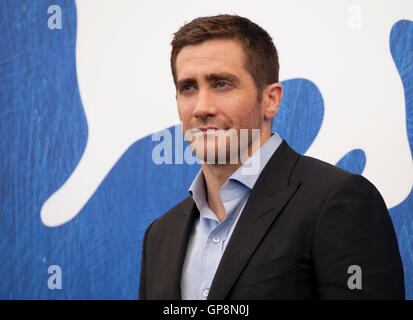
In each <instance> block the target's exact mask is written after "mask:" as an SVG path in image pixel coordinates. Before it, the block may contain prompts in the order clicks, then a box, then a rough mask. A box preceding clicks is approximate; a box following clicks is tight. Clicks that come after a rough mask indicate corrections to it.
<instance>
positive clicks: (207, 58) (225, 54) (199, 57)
mask: <svg viewBox="0 0 413 320" xmlns="http://www.w3.org/2000/svg"><path fill="white" fill-rule="evenodd" d="M244 61H245V59H244V51H243V48H242V44H241V42H240V41H239V40H236V39H213V40H207V41H204V42H202V43H199V44H196V45H189V46H185V47H184V48H182V50H181V51H180V52H179V54H178V56H177V59H176V71H177V78H178V79H180V78H183V77H188V76H193V75H194V73H210V72H231V73H237V72H246V70H245V68H244Z"/></svg>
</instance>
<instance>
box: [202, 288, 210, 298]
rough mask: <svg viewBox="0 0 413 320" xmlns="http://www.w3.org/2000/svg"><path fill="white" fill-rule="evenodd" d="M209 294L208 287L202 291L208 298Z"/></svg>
mask: <svg viewBox="0 0 413 320" xmlns="http://www.w3.org/2000/svg"><path fill="white" fill-rule="evenodd" d="M208 294H209V290H208V289H205V290H204V291H203V292H202V295H203V296H204V297H205V298H206V297H208Z"/></svg>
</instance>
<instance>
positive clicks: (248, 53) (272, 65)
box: [171, 14, 280, 100]
mask: <svg viewBox="0 0 413 320" xmlns="http://www.w3.org/2000/svg"><path fill="white" fill-rule="evenodd" d="M211 39H238V40H240V41H241V43H242V46H243V49H244V54H245V57H246V61H245V68H246V70H247V71H248V72H249V73H250V74H251V76H252V77H253V79H254V82H255V85H256V87H257V89H258V96H259V100H261V94H262V89H263V88H264V86H266V85H269V84H272V83H275V82H278V73H279V68H280V67H279V63H278V54H277V49H276V48H275V46H274V43H273V41H272V38H271V36H270V35H269V34H268V33H267V32H266V31H265V30H264V29H262V28H261V27H260V26H259V25H257V24H255V23H254V22H252V21H250V20H248V19H247V18H244V17H240V16H237V15H228V14H224V15H217V16H212V17H200V18H196V19H194V20H192V21H191V22H189V23H188V24H185V25H184V26H183V27H181V28H180V29H179V30H178V32H176V33H175V34H174V38H173V40H172V42H171V45H172V53H171V69H172V76H173V78H174V82H175V84H176V81H177V78H176V77H177V75H176V58H177V56H178V53H179V52H180V51H181V50H182V48H183V47H185V46H188V45H194V44H199V43H201V42H204V41H206V40H211Z"/></svg>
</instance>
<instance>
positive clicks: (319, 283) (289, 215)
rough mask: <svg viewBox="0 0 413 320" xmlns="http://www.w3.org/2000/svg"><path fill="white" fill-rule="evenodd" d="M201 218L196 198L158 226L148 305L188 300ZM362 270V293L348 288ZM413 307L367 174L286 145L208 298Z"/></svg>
mask: <svg viewBox="0 0 413 320" xmlns="http://www.w3.org/2000/svg"><path fill="white" fill-rule="evenodd" d="M197 215H199V212H198V210H197V207H196V205H195V203H194V201H193V200H192V198H190V197H189V198H186V199H185V200H183V201H182V202H181V203H179V204H177V205H176V206H175V207H174V208H172V209H171V210H169V211H168V212H167V213H166V214H164V215H163V216H162V217H161V218H159V219H157V220H155V221H154V222H153V223H152V224H151V225H150V226H149V228H148V229H147V231H146V233H145V236H144V242H143V248H142V266H141V279H140V289H139V297H140V299H180V298H181V294H180V292H181V289H180V280H181V272H182V266H183V262H184V258H185V253H186V247H187V244H188V238H189V235H190V233H191V231H192V227H193V222H194V220H195V219H194V218H195V217H196V216H197ZM353 265H355V266H358V267H359V268H360V269H359V270H360V271H361V272H358V275H361V278H360V277H359V279H358V280H361V281H359V282H358V283H359V284H361V288H360V289H358V288H353V287H352V286H350V287H349V285H348V284H349V282H350V283H353V280H354V279H353V280H352V279H350V281H349V278H350V277H352V276H353V272H354V271H352V269H351V266H353ZM349 268H350V269H349ZM356 268H357V267H356ZM349 272H350V273H349ZM353 278H354V277H353ZM351 288H353V289H351ZM404 298H405V289H404V276H403V266H402V262H401V258H400V253H399V248H398V243H397V239H396V236H395V232H394V228H393V224H392V221H391V218H390V216H389V213H388V211H387V208H386V205H385V203H384V201H383V199H382V197H381V195H380V193H379V192H378V191H377V189H376V188H375V187H374V186H373V185H372V184H371V183H370V182H369V181H368V180H367V179H365V178H364V177H362V176H360V175H355V174H352V173H349V172H347V171H344V170H341V169H339V168H336V167H335V166H332V165H330V164H327V163H325V162H322V161H320V160H317V159H314V158H311V157H306V156H301V155H299V154H297V153H296V152H295V151H294V150H292V149H291V148H290V147H289V146H288V144H287V143H286V142H285V141H283V142H282V144H281V145H280V146H279V148H278V149H277V150H276V152H275V153H274V155H273V156H272V158H271V159H270V160H269V162H268V163H267V165H266V167H265V168H264V169H263V171H262V172H261V175H260V176H259V178H258V180H257V182H256V184H255V186H254V188H253V189H252V191H251V194H250V197H249V199H248V202H247V204H246V205H245V207H244V210H243V212H242V213H241V216H240V218H239V220H238V223H237V225H236V226H235V229H234V232H233V234H232V236H231V239H230V241H229V243H228V245H227V248H226V250H225V251H224V254H223V256H222V259H221V261H220V264H219V266H218V269H217V271H216V274H215V277H214V280H213V282H212V285H211V288H210V292H209V296H208V299H212V300H215V299H404Z"/></svg>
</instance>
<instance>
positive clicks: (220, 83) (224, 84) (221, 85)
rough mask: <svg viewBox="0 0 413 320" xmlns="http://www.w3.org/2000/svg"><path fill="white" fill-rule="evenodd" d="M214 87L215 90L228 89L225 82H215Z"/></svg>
mask: <svg viewBox="0 0 413 320" xmlns="http://www.w3.org/2000/svg"><path fill="white" fill-rule="evenodd" d="M215 86H216V87H217V88H225V87H228V83H226V82H225V81H217V82H216V83H215Z"/></svg>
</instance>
